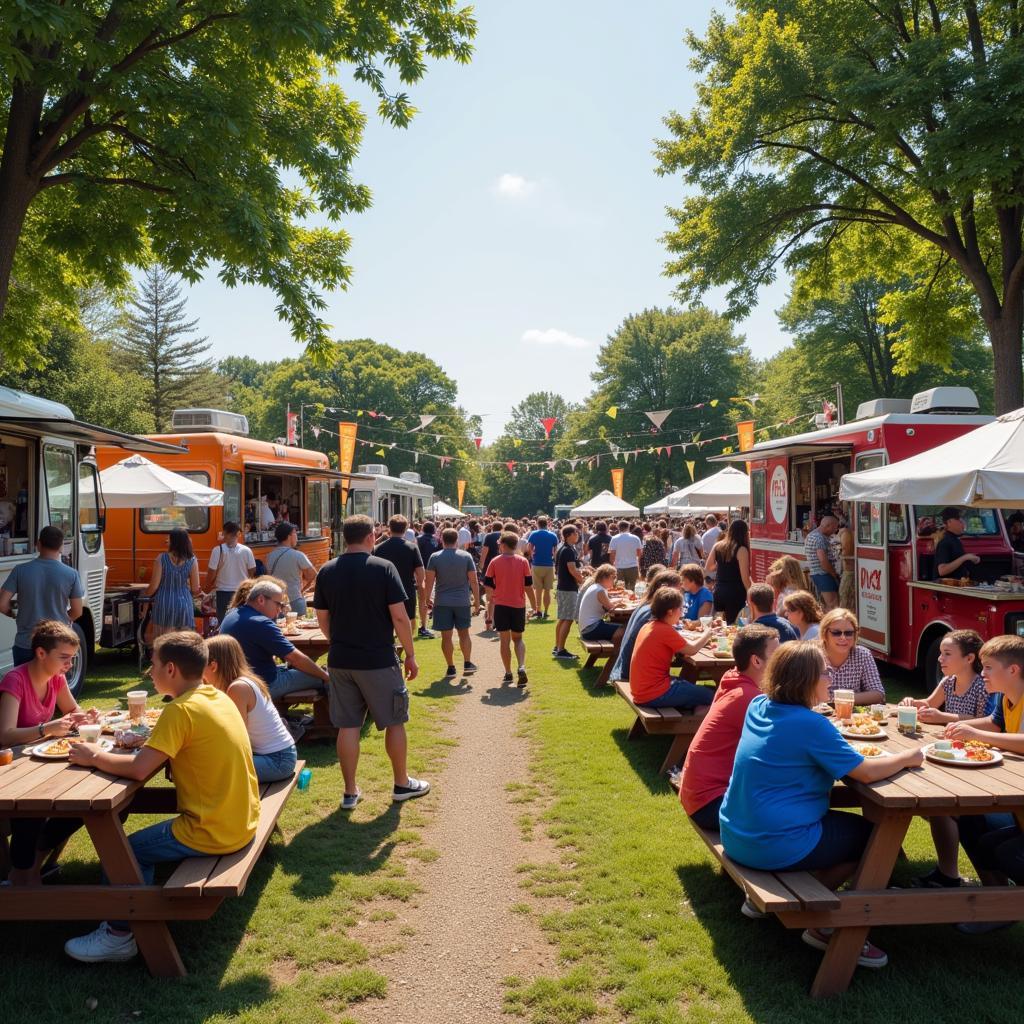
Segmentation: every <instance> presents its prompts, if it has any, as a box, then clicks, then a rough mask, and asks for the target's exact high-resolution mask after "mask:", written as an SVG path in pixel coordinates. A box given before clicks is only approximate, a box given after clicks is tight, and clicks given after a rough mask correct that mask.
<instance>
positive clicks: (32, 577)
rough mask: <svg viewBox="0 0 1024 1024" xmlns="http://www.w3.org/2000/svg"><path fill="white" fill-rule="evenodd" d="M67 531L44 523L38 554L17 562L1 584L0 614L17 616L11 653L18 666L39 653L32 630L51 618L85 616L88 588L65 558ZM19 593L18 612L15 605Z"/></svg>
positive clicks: (67, 621)
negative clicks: (35, 651) (29, 560)
mask: <svg viewBox="0 0 1024 1024" xmlns="http://www.w3.org/2000/svg"><path fill="white" fill-rule="evenodd" d="M63 550H64V532H63V531H62V530H60V529H58V528H57V527H56V526H44V527H43V528H42V529H41V530H40V531H39V539H38V540H37V541H36V555H37V557H36V558H33V559H32V561H31V562H22V563H21V565H16V566H15V567H14V568H13V569H12V570H11V571H10V573H9V574H8V576H7V579H5V580H4V582H3V585H2V586H0V615H7V616H9V617H10V618H12V619H14V620H15V622H16V623H17V626H18V631H17V633H16V634H15V637H14V647H13V649H12V650H11V656H12V657H13V658H14V667H15V668H17V666H18V665H24V664H26V663H27V662H30V661H32V660H33V658H34V657H35V654H34V653H33V651H32V630H33V629H35V627H36V624H37V623H39V622H42V621H43V620H47V621H50V622H62V623H64V624H65V625H67V626H70V625H71V623H72V622H75V621H76V620H77V619H79V618H81V615H82V608H83V607H84V601H83V599H84V597H85V588H84V587H83V586H82V577H81V576H79V575H78V570H77V569H73V568H72V567H71V566H70V565H65V564H64V563H63V562H62V561H61V558H60V556H61V552H62V551H63ZM15 595H17V597H18V612H17V615H15V613H14V611H13V610H12V609H13V604H14V597H15Z"/></svg>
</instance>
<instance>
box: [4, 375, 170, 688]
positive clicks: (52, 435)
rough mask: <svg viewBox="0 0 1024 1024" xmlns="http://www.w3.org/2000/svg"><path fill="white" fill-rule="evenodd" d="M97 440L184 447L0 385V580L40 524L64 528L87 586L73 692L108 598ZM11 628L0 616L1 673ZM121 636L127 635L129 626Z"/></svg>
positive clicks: (147, 447)
mask: <svg viewBox="0 0 1024 1024" xmlns="http://www.w3.org/2000/svg"><path fill="white" fill-rule="evenodd" d="M99 444H103V445H116V446H117V447H119V448H124V449H126V452H125V455H126V456H127V455H128V454H129V453H130V452H144V453H145V452H182V451H183V450H184V449H181V448H178V447H177V446H175V445H169V444H164V443H162V442H155V441H150V440H147V439H146V438H143V437H136V436H135V435H133V434H125V433H122V432H121V431H118V430H110V429H108V428H106V427H97V426H94V425H92V424H91V423H82V422H81V421H79V420H76V419H75V416H74V413H72V411H71V410H70V409H69V408H68V407H67V406H66V405H61V404H60V403H59V402H51V401H48V400H46V399H43V398H36V397H34V396H32V395H27V394H25V393H24V392H22V391H15V390H13V389H11V388H4V387H0V586H2V585H3V582H4V580H5V579H6V578H7V576H8V574H9V573H10V571H11V570H12V569H13V568H14V567H15V566H16V565H19V564H20V563H22V562H27V561H29V560H30V559H32V558H35V557H36V548H35V538H36V537H37V536H38V534H39V531H40V530H41V529H42V528H43V527H44V526H57V527H59V528H60V529H61V530H63V531H64V551H63V554H62V556H61V557H62V560H63V561H64V562H65V563H66V564H67V565H71V566H74V568H76V569H77V570H78V572H79V575H80V576H81V577H82V585H83V587H84V588H85V599H84V604H85V608H84V611H83V612H82V616H81V618H80V619H79V620H78V621H77V622H75V623H74V624H73V628H74V630H75V632H76V633H77V634H78V639H79V643H80V645H81V646H80V648H79V656H78V658H77V660H76V662H75V664H74V666H73V668H72V671H71V672H69V673H68V683H69V685H70V686H71V690H72V692H73V693H76V694H77V693H78V692H79V691H80V689H81V687H82V683H83V681H84V679H85V674H86V670H87V668H88V664H89V658H90V657H91V655H92V653H93V650H94V649H95V646H96V644H97V643H98V642H99V639H100V633H101V631H102V630H103V628H104V611H103V609H104V598H105V597H107V598H109V597H111V595H106V594H105V588H106V576H107V567H106V559H105V554H104V548H103V530H104V526H105V515H104V509H103V496H102V493H101V491H100V485H99V474H98V472H97V469H96V461H95V459H94V457H93V447H94V446H95V445H99ZM127 600H128V601H129V602H130V596H129V597H128V598H127ZM122 606H123V605H122ZM107 607H108V618H109V609H110V608H111V604H110V603H109V602H108V606H107ZM113 608H114V618H115V621H114V622H113V623H108V630H109V629H110V626H111V625H114V626H115V627H116V625H117V623H116V618H117V609H118V603H117V602H116V601H115V602H114V603H113ZM15 632H16V630H15V623H14V619H12V618H9V617H8V616H6V615H0V675H3V673H5V672H7V671H8V670H9V669H10V668H11V666H12V664H13V660H12V657H11V647H12V646H13V644H14V636H15ZM125 636H126V637H127V638H133V630H132V629H131V628H130V627H129V628H128V629H127V630H126V631H125Z"/></svg>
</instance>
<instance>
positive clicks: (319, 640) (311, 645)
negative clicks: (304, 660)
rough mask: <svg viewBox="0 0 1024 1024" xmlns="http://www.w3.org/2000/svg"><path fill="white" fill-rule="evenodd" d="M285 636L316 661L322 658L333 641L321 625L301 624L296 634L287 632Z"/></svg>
mask: <svg viewBox="0 0 1024 1024" xmlns="http://www.w3.org/2000/svg"><path fill="white" fill-rule="evenodd" d="M285 637H286V639H288V640H290V641H291V643H292V646H293V647H295V648H296V650H299V651H302V653H303V654H306V655H308V656H309V657H310V658H312V659H313V660H314V661H316V660H317V659H319V658H322V657H323V656H324V655H325V654H326V653H327V651H328V648H330V646H331V641H330V640H329V639H328V638H327V637H325V636H324V634H323V632H322V631H321V629H320V627H319V626H317V627H316V628H315V629H310V628H309V627H306V628H302V627H301V626H300V627H298V629H297V631H296V633H295V634H292V633H286V634H285Z"/></svg>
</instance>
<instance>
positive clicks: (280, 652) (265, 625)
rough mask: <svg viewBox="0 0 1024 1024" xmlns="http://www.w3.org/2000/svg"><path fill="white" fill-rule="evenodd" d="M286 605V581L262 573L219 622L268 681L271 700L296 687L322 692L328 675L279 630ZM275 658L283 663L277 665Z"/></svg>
mask: <svg viewBox="0 0 1024 1024" xmlns="http://www.w3.org/2000/svg"><path fill="white" fill-rule="evenodd" d="M287 606H288V597H287V591H286V589H285V584H284V583H282V582H281V580H278V579H275V578H274V577H273V576H261V577H259V579H257V580H256V581H255V582H254V583H253V585H252V588H251V589H250V590H249V599H248V600H247V601H246V603H245V604H243V605H239V606H238V607H236V608H233V609H232V610H231V611H229V612H228V613H227V614H226V615H225V616H224V621H223V622H222V623H221V625H220V632H221V633H224V634H226V635H227V636H233V637H234V638H235V639H236V640H237V641H238V642H239V643H240V644H241V645H242V650H243V651H244V652H245V660H246V661H248V662H249V664H250V665H252V667H253V669H254V670H255V671H256V674H257V675H258V676H259V677H260V678H261V679H262V680H263V681H264V682H265V683H266V684H267V687H268V688H269V690H270V696H271V699H273V700H276V699H277V698H278V697H283V696H284V695H285V694H287V693H293V692H295V691H296V690H318V691H320V692H323V691H324V689H325V684H326V683H327V679H328V675H327V671H326V669H323V668H321V667H320V666H319V665H318V664H317V663H316V662H315V661H313V660H312V658H310V657H309V656H308V655H306V654H303V653H302V651H298V650H296V649H295V647H294V645H293V644H292V643H291V641H290V640H289V639H288V638H287V637H286V636H285V635H284V634H283V633H282V632H281V629H280V627H279V626H278V624H277V621H276V619H277V616H278V614H279V613H280V612H282V611H284V610H285V609H286V608H287ZM275 658H280V659H281V660H282V661H283V662H285V663H286V664H285V665H280V666H279V665H278V664H277V663H276V661H275V660H274V659H275Z"/></svg>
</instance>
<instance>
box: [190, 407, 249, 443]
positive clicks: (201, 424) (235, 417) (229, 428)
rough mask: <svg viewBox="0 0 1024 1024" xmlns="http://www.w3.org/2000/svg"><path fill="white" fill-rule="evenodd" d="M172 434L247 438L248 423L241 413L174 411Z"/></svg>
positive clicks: (201, 410) (197, 410) (215, 410)
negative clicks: (223, 435) (204, 434)
mask: <svg viewBox="0 0 1024 1024" xmlns="http://www.w3.org/2000/svg"><path fill="white" fill-rule="evenodd" d="M171 430H172V431H173V432H174V433H176V434H177V433H182V434H197V433H208V432H216V433H219V434H236V435H238V436H239V437H248V436H249V421H248V419H246V418H245V417H244V416H243V415H242V414H241V413H238V412H224V411H222V410H220V409H175V410H174V412H172V413H171Z"/></svg>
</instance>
